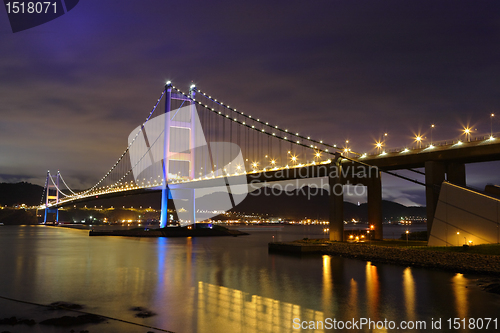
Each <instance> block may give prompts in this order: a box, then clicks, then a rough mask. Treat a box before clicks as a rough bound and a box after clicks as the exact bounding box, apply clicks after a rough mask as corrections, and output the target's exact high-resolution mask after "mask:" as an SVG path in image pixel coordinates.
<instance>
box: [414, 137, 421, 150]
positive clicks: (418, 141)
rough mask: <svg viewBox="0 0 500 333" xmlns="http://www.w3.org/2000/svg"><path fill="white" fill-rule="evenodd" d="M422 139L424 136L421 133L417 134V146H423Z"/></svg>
mask: <svg viewBox="0 0 500 333" xmlns="http://www.w3.org/2000/svg"><path fill="white" fill-rule="evenodd" d="M422 139H423V138H422V136H421V135H417V136H416V137H415V141H417V146H418V148H422Z"/></svg>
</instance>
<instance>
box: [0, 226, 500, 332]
mask: <svg viewBox="0 0 500 333" xmlns="http://www.w3.org/2000/svg"><path fill="white" fill-rule="evenodd" d="M318 233H319V234H320V235H321V234H322V227H320V228H317V229H315V228H314V227H307V226H290V227H285V228H284V229H282V231H272V232H269V231H261V232H255V233H253V234H252V235H250V236H245V237H237V238H235V237H213V238H169V239H167V238H151V239H145V238H143V239H140V238H122V237H88V235H87V232H85V231H79V230H63V229H60V228H45V227H2V229H0V267H2V274H1V275H0V296H6V297H12V298H16V299H21V300H27V301H33V302H38V303H43V304H48V303H51V302H54V301H68V302H75V303H80V304H84V305H85V306H86V310H87V311H89V312H92V313H97V314H102V315H107V316H110V317H115V318H120V319H123V320H129V321H133V322H138V323H143V324H145V325H149V326H154V327H161V328H165V329H169V330H172V331H176V332H297V331H298V330H293V329H292V320H293V319H294V318H300V319H301V320H307V321H309V320H313V321H316V320H323V319H324V318H326V317H331V318H336V319H341V320H348V319H352V318H355V319H359V318H371V319H372V320H383V319H385V318H387V319H389V320H395V321H399V320H427V321H429V320H430V318H443V322H445V321H446V319H447V318H455V317H459V318H464V317H483V318H484V317H495V316H497V314H498V313H499V310H500V302H499V299H498V297H497V296H496V295H491V294H488V293H485V292H483V291H481V290H479V289H478V288H477V287H475V285H474V281H473V277H471V276H467V275H465V276H464V275H461V274H453V273H448V272H440V271H431V270H424V269H416V268H409V267H403V266H395V265H381V264H375V263H371V262H364V261H358V260H351V259H345V258H340V257H332V256H327V255H324V256H308V257H302V258H300V257H295V256H285V255H277V254H268V252H267V243H268V242H269V241H272V236H273V235H274V236H275V238H276V239H280V240H285V241H286V240H293V239H300V238H303V237H309V238H313V237H314V235H316V234H318ZM11 305H12V304H11V303H9V302H5V301H1V302H0V319H1V318H4V317H7V316H11V315H18V316H19V313H15V312H13V311H14V309H15V308H16V307H12V306H11ZM135 306H142V307H146V308H149V309H151V310H152V311H154V312H156V313H157V314H158V315H157V316H154V317H151V318H146V319H141V318H136V317H135V316H134V313H133V312H132V311H130V308H132V307H135ZM47 315H50V313H49V314H47V313H46V312H43V311H35V310H33V311H31V312H28V316H31V317H33V318H38V319H40V318H45V317H46V316H47ZM107 325H108V326H103V325H100V326H99V330H98V331H99V332H113V331H116V330H115V329H114V328H113V326H112V325H111V324H107ZM91 328H92V326H89V327H88V328H87V329H89V330H90V331H92V330H91ZM2 330H4V327H3V326H0V331H2ZM67 331H68V329H64V330H60V331H58V330H54V331H53V332H67ZM126 331H127V332H144V331H145V330H144V328H134V327H132V328H127V330H126ZM320 331H321V330H318V332H320ZM26 332H29V331H28V330H27V331H26ZM32 332H35V330H32ZM36 332H39V331H36ZM41 332H45V331H41ZM51 332H52V331H51Z"/></svg>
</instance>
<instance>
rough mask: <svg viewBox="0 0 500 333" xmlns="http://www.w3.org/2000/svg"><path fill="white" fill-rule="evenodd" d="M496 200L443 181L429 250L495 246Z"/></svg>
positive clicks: (499, 216) (499, 221)
mask: <svg viewBox="0 0 500 333" xmlns="http://www.w3.org/2000/svg"><path fill="white" fill-rule="evenodd" d="M499 242H500V199H498V198H496V197H493V196H489V195H486V194H483V193H481V192H477V191H473V190H470V189H468V188H465V187H461V186H457V185H453V184H451V183H449V182H446V181H444V182H443V183H442V185H441V191H440V194H439V201H438V204H437V207H436V213H435V215H434V220H433V222H432V229H431V233H430V236H429V243H428V245H429V246H461V245H463V244H468V245H479V244H498V243H499Z"/></svg>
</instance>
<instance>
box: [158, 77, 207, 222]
mask: <svg viewBox="0 0 500 333" xmlns="http://www.w3.org/2000/svg"><path fill="white" fill-rule="evenodd" d="M165 91H166V96H165V97H166V99H165V127H164V129H165V130H164V136H163V138H164V144H163V166H162V167H163V170H162V171H163V182H162V201H161V215H160V227H162V228H163V227H166V226H167V222H168V219H169V216H168V203H169V200H172V199H173V196H172V190H171V189H169V186H168V180H169V175H177V174H181V175H182V176H184V177H187V178H189V179H190V180H193V179H194V178H195V155H196V154H195V149H196V148H198V147H200V146H203V145H206V142H204V138H203V142H199V141H200V140H199V139H198V140H197V133H196V132H197V130H201V128H200V127H199V125H198V122H199V120H198V113H197V111H196V103H195V102H194V99H195V96H196V86H195V85H192V86H191V88H190V90H189V95H190V97H186V96H184V95H182V94H179V93H172V83H171V82H170V81H169V82H167V84H166V86H165ZM172 100H179V101H182V103H183V104H184V103H189V107H188V110H183V109H182V108H179V109H175V110H172V104H171V103H172ZM181 192H182V193H181ZM180 196H186V199H188V200H189V201H192V207H190V211H191V212H190V215H191V221H192V223H194V222H196V214H195V211H196V207H195V201H196V200H195V191H194V190H183V191H181V190H177V191H176V197H177V198H179V197H180Z"/></svg>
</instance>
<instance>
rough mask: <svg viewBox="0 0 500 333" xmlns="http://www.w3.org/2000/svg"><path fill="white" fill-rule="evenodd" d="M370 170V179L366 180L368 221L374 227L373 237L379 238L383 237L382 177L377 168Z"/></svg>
mask: <svg viewBox="0 0 500 333" xmlns="http://www.w3.org/2000/svg"><path fill="white" fill-rule="evenodd" d="M370 171H371V172H370V179H369V180H368V222H369V223H370V225H373V226H374V228H375V230H374V233H375V235H374V236H373V239H380V240H381V239H383V237H384V233H383V227H382V179H381V178H380V171H378V169H373V170H370ZM371 232H372V231H371Z"/></svg>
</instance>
